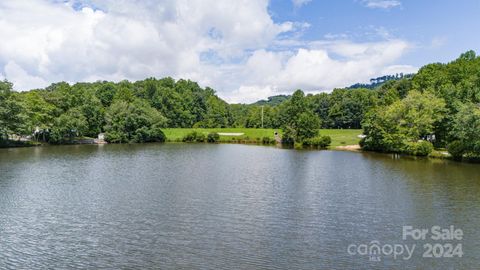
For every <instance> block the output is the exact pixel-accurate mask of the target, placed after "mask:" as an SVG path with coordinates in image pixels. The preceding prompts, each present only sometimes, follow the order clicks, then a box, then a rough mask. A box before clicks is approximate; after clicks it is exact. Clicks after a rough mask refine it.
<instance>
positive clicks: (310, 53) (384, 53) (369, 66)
mask: <svg viewBox="0 0 480 270" xmlns="http://www.w3.org/2000/svg"><path fill="white" fill-rule="evenodd" d="M307 47H308V48H301V49H298V50H297V51H296V52H294V53H285V52H266V51H264V50H260V51H256V52H255V53H254V54H253V55H252V56H251V57H250V58H249V60H248V61H247V64H246V65H245V66H244V67H243V68H244V69H245V70H246V71H245V73H244V76H243V81H242V82H243V86H244V87H243V88H241V90H239V91H236V92H233V93H232V94H231V95H230V98H229V101H231V102H239V101H247V102H251V101H255V100H257V99H260V98H265V97H267V96H266V94H269V95H270V94H272V93H275V94H281V93H290V92H291V91H292V90H294V89H297V88H300V89H303V90H306V91H307V92H321V91H329V90H331V89H333V88H337V87H345V86H349V85H352V84H354V83H357V82H368V81H369V79H370V78H372V77H375V76H377V75H381V74H395V73H400V72H404V73H411V72H414V71H416V68H415V67H412V66H407V65H395V64H394V63H395V61H396V60H398V59H399V58H400V57H401V56H402V55H403V54H404V53H405V52H406V51H408V49H409V48H410V47H411V45H410V44H409V43H408V42H405V41H403V40H387V41H383V42H373V43H353V42H351V41H333V42H332V41H322V42H314V43H311V44H309V45H308V46H307ZM333 55H337V56H338V57H333ZM255 94H257V95H255Z"/></svg>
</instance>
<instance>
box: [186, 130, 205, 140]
mask: <svg viewBox="0 0 480 270" xmlns="http://www.w3.org/2000/svg"><path fill="white" fill-rule="evenodd" d="M182 142H205V135H203V134H202V133H200V132H196V131H192V132H190V133H188V134H187V135H185V136H184V137H183V139H182Z"/></svg>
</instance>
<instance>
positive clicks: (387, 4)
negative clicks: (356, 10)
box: [362, 0, 402, 9]
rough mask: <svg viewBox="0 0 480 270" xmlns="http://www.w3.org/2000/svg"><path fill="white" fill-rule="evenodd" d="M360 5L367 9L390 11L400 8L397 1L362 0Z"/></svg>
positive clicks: (399, 3)
mask: <svg viewBox="0 0 480 270" xmlns="http://www.w3.org/2000/svg"><path fill="white" fill-rule="evenodd" d="M362 3H363V4H364V5H365V6H366V7H368V8H383V9H390V8H394V7H400V6H401V5H402V3H401V2H400V1H398V0H362Z"/></svg>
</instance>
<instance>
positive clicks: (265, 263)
mask: <svg viewBox="0 0 480 270" xmlns="http://www.w3.org/2000/svg"><path fill="white" fill-rule="evenodd" d="M406 225H411V226H413V227H414V228H428V229H430V228H431V227H432V226H434V225H438V226H441V227H442V228H448V227H449V226H450V225H454V226H455V228H459V229H461V230H462V231H463V235H464V236H463V239H462V240H455V241H433V240H431V239H429V238H427V239H426V240H418V241H415V240H412V239H410V238H409V239H407V240H405V241H404V240H403V239H402V228H403V226H406ZM479 229H480V165H474V164H462V163H455V162H446V161H440V160H434V161H432V160H427V159H418V160H413V159H410V158H400V159H398V158H393V157H392V156H391V155H382V154H372V153H368V154H367V153H351V152H337V151H296V150H285V149H277V148H273V147H262V146H246V145H224V144H222V145H207V144H205V145H204V144H191V145H190V144H144V145H104V146H95V145H83V146H56V147H53V146H52V147H37V148H23V149H0V268H7V269H8V268H12V269H44V268H50V269H52V268H57V269H77V268H78V269H101V268H109V269H132V268H135V269H178V268H180V269H382V268H388V269H479V268H480V232H479V231H478V230H479ZM427 237H429V236H427ZM371 241H378V242H379V243H380V245H381V246H384V245H387V244H388V245H392V246H393V245H394V244H398V245H408V246H411V245H413V244H415V245H416V248H415V250H414V252H413V253H412V256H411V258H410V259H408V260H404V259H403V258H402V256H400V257H398V258H396V259H394V258H393V255H389V256H387V255H382V256H381V258H380V260H381V261H374V260H375V258H377V257H373V258H371V257H369V256H368V255H359V254H350V253H349V252H348V248H349V246H350V245H356V246H358V245H361V244H369V246H370V243H371ZM427 243H431V244H435V243H440V244H442V245H443V244H447V243H451V244H453V245H454V246H455V245H457V244H462V250H463V257H462V258H422V255H423V252H424V246H423V245H424V244H427ZM354 249H355V248H354ZM354 251H355V250H354ZM386 253H388V249H387V250H386ZM437 253H438V250H437ZM404 255H406V253H404ZM372 259H373V260H372Z"/></svg>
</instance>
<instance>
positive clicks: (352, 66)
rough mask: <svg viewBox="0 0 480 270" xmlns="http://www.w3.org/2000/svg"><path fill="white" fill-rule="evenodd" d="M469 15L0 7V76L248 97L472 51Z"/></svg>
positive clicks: (162, 0) (262, 3)
mask: <svg viewBox="0 0 480 270" xmlns="http://www.w3.org/2000/svg"><path fill="white" fill-rule="evenodd" d="M478 14H480V1H478V0H462V1H433V0H431V1H427V0H425V1H418V0H270V1H268V0H235V1H232V0H177V1H174V0H142V1H135V0H72V1H63V0H0V37H1V41H0V79H5V78H6V79H8V80H10V81H12V82H13V83H14V85H15V89H16V90H19V91H22V90H28V89H32V88H38V87H45V86H47V85H49V84H50V83H52V82H58V81H67V82H70V83H73V82H78V81H96V80H112V81H119V80H123V79H128V80H139V79H144V78H146V77H152V76H154V77H165V76H171V77H174V78H176V79H179V78H187V79H191V80H195V81H198V82H199V83H200V84H201V85H202V86H211V87H213V88H214V89H215V90H216V91H217V92H218V94H219V95H220V96H221V97H222V98H224V99H226V100H227V101H230V102H251V101H255V100H257V99H261V98H265V97H268V96H271V95H275V94H281V93H290V92H292V91H293V90H295V89H297V88H301V89H303V90H305V91H307V92H320V91H330V90H331V89H333V88H335V87H344V86H348V85H351V84H353V83H356V82H367V81H368V80H369V79H370V78H372V77H377V76H381V75H386V74H395V73H397V72H414V71H416V70H417V69H418V67H421V66H422V65H424V64H426V63H430V62H446V61H449V60H452V59H454V58H456V57H457V56H458V55H459V54H460V53H462V52H464V51H466V50H469V49H473V50H477V51H480V48H479V47H480V35H478V34H477V32H478V29H479V26H480V20H479V19H478Z"/></svg>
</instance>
